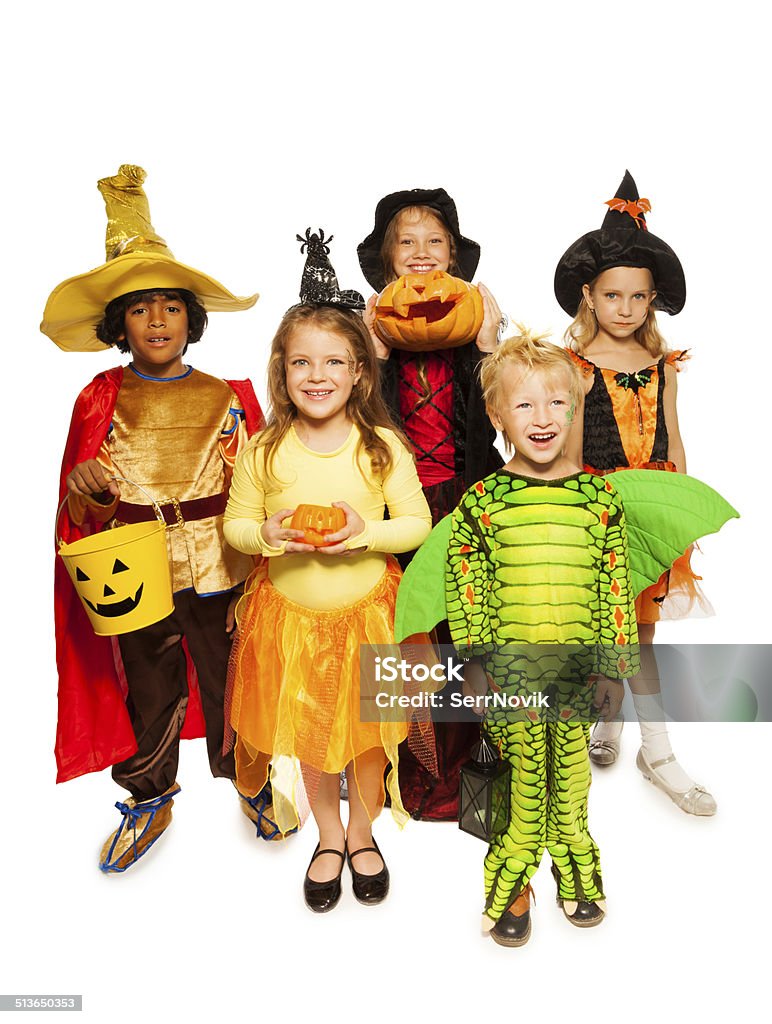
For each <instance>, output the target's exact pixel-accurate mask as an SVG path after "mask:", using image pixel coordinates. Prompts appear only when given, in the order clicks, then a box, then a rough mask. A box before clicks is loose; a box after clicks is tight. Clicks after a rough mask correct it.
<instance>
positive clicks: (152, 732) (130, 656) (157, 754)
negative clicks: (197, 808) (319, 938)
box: [113, 590, 235, 800]
mask: <svg viewBox="0 0 772 1024" xmlns="http://www.w3.org/2000/svg"><path fill="white" fill-rule="evenodd" d="M230 599H231V594H229V593H226V594H214V595H212V596H211V597H199V596H198V594H196V592H195V591H194V590H182V591H179V592H178V593H176V594H175V595H174V611H173V612H172V614H171V615H169V616H168V617H167V618H165V619H162V620H161V622H156V623H155V624H154V625H152V626H146V627H145V628H144V629H138V630H136V631H135V632H133V633H124V634H123V635H122V636H121V637H119V641H118V642H119V644H120V648H121V657H122V659H123V667H124V669H125V671H126V679H127V681H128V685H129V695H128V697H127V699H126V708H127V710H128V712H129V718H130V719H131V725H132V728H133V729H134V736H135V738H136V741H137V752H136V753H135V754H132V756H131V757H129V758H127V759H126V760H125V761H121V762H120V763H119V764H116V765H113V778H114V779H115V781H116V782H117V783H118V784H119V785H120V786H123V787H124V788H125V789H128V790H129V792H130V793H131V795H132V796H133V797H134V798H135V799H136V800H149V799H152V797H155V796H159V795H160V794H161V793H164V792H165V791H166V790H167V789H168V788H169V787H170V786H171V785H172V784H173V783H174V782H175V780H176V778H177V763H178V760H179V746H180V731H181V729H182V723H183V721H184V719H185V710H186V708H187V705H188V683H187V664H186V659H185V652H184V650H183V648H182V640H183V637H184V639H185V640H186V642H187V646H188V651H189V653H190V657H191V659H192V661H193V664H194V665H195V667H196V674H197V676H198V686H199V690H200V692H201V704H202V707H203V711H204V720H205V723H206V746H207V751H208V754H209V767H210V769H211V771H212V775H214V776H215V777H223V778H226V779H232V778H234V777H235V769H234V764H233V752H232V751H231V753H229V754H226V755H223V753H222V745H223V727H224V717H223V696H224V693H225V680H226V677H227V673H228V658H229V656H230V649H231V639H230V636H229V635H228V634H227V633H226V632H225V616H226V612H227V610H228V604H229V602H230Z"/></svg>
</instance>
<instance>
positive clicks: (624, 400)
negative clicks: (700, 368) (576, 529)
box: [569, 349, 711, 623]
mask: <svg viewBox="0 0 772 1024" xmlns="http://www.w3.org/2000/svg"><path fill="white" fill-rule="evenodd" d="M569 355H570V356H571V357H572V359H573V360H574V362H575V363H576V364H577V366H578V367H579V369H580V371H581V373H582V374H583V375H584V377H585V378H589V377H592V378H593V383H592V386H591V387H590V390H589V392H588V393H587V395H586V397H585V400H584V435H583V452H584V455H583V459H584V464H585V469H587V470H588V471H589V472H592V473H598V474H601V475H603V476H606V475H607V474H608V473H616V472H618V471H619V470H624V469H654V470H664V471H665V472H668V473H675V472H676V467H675V465H674V464H673V463H672V462H670V461H669V460H668V445H669V439H668V432H667V424H666V423H665V407H664V392H665V387H666V377H665V367H666V366H672V367H674V368H675V369H676V370H680V369H681V364H682V363H683V362H684V361H685V360H686V359H688V358H689V357H688V354H687V352H686V351H674V352H668V353H667V354H666V355H664V356H661V357H660V358H659V359H658V360H657V361H656V362H654V363H652V364H651V365H650V366H647V367H645V368H644V369H642V370H638V371H637V372H636V373H619V372H617V371H616V370H609V369H608V368H606V367H602V366H596V365H595V363H593V362H591V361H590V360H589V359H585V358H584V357H583V356H580V355H578V354H577V353H576V352H573V351H571V350H570V349H569ZM699 579H700V577H699V576H695V574H694V572H693V571H692V569H691V565H690V551H686V552H685V553H684V554H683V555H681V557H680V558H678V559H677V560H676V561H675V562H674V563H673V565H672V566H671V567H670V569H669V570H668V571H667V572H665V573H663V574H662V576H661V577H660V578H659V580H658V581H657V582H656V583H655V584H654V586H651V587H647V588H646V590H644V591H642V592H641V593H640V594H639V595H638V597H637V598H636V600H635V611H636V616H637V619H638V622H639V623H653V622H658V621H659V620H660V619H680V618H684V617H685V616H687V615H689V614H690V613H692V612H693V611H694V610H696V609H700V610H701V611H702V613H703V614H709V613H710V611H711V609H710V604H709V603H708V601H707V599H706V598H705V596H704V595H703V593H702V591H701V590H700V588H699V586H698V585H697V581H698V580H699Z"/></svg>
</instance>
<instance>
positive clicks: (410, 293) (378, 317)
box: [375, 270, 484, 352]
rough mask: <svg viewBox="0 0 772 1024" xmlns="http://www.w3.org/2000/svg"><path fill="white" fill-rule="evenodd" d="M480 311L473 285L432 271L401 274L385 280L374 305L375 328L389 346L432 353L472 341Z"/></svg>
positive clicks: (481, 316)
mask: <svg viewBox="0 0 772 1024" xmlns="http://www.w3.org/2000/svg"><path fill="white" fill-rule="evenodd" d="M483 316H484V310H483V302H482V296H481V295H480V293H479V291H478V290H477V289H476V288H475V287H474V285H471V284H468V283H467V282H466V281H462V279H461V278H460V277H452V276H451V275H450V274H446V273H444V272H443V271H441V270H432V271H431V272H430V273H428V274H404V275H403V276H402V277H399V278H397V280H396V281H392V282H391V283H390V284H387V285H386V287H385V288H384V289H383V291H382V292H381V294H380V295H379V296H378V299H377V302H376V304H375V330H376V332H377V334H378V335H379V337H381V338H382V339H383V340H384V341H385V342H386V343H387V344H389V345H392V346H394V348H402V349H408V350H410V351H412V352H431V351H433V350H434V349H438V348H455V347H457V346H458V345H465V344H466V343H467V342H470V341H474V339H475V338H476V337H477V335H478V334H479V332H480V328H481V327H482V322H483Z"/></svg>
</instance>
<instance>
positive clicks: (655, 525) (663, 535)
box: [609, 469, 739, 595]
mask: <svg viewBox="0 0 772 1024" xmlns="http://www.w3.org/2000/svg"><path fill="white" fill-rule="evenodd" d="M609 480H610V482H611V483H612V484H613V487H614V490H615V491H616V492H617V494H619V495H620V497H621V498H622V504H623V505H624V507H625V519H626V521H627V544H628V548H629V551H630V576H631V582H632V585H633V593H634V594H636V595H638V594H640V592H641V591H642V590H645V589H646V587H650V586H651V585H652V583H656V582H657V580H658V579H659V578H660V576H661V575H662V573H663V572H665V571H666V570H667V569H669V568H670V566H671V565H672V564H673V562H675V560H676V559H677V558H679V557H680V556H681V555H682V554H683V553H684V551H685V550H686V549H687V548H688V547H689V545H690V544H693V543H694V542H695V541H696V540H699V539H700V537H707V536H708V534H711V533H717V532H718V531H719V530H720V529H721V527H722V526H723V525H724V523H726V522H728V520H730V519H737V518H739V513H738V512H737V510H736V509H734V508H732V506H731V505H730V504H729V502H728V501H726V500H725V499H724V498H722V497H721V495H720V494H719V493H718V492H717V491H714V490H713V488H712V487H708V485H707V484H704V483H702V481H701V480H695V479H694V477H692V476H687V475H686V474H685V473H664V472H657V471H656V470H651V469H626V470H624V472H620V473H614V474H612V475H611V476H610V477H609Z"/></svg>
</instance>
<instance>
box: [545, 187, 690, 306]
mask: <svg viewBox="0 0 772 1024" xmlns="http://www.w3.org/2000/svg"><path fill="white" fill-rule="evenodd" d="M606 205H607V206H608V207H609V209H608V212H607V213H606V216H605V217H604V218H603V223H602V225H601V226H600V228H598V229H596V230H595V231H590V232H588V233H587V234H586V235H582V237H581V238H579V239H577V241H576V242H574V244H573V245H571V246H569V248H568V249H567V250H566V251H565V252H564V253H563V255H562V256H561V257H560V261H559V263H558V265H557V269H556V270H555V296H556V298H557V300H558V302H559V303H560V305H561V306H562V307H563V309H564V310H565V311H566V313H568V315H569V316H575V315H576V312H577V310H578V309H579V303H580V302H581V301H582V285H585V284H590V282H591V281H594V280H595V278H596V277H597V276H598V275H599V274H602V273H603V271H604V270H610V269H611V267H646V268H647V269H648V270H650V271H651V274H652V277H653V278H654V287H655V288H656V290H657V296H656V298H655V299H654V306H655V308H656V309H661V310H664V312H665V313H680V311H681V310H682V309H683V307H684V303H685V302H686V281H685V279H684V271H683V267H682V266H681V261H680V260H679V259H678V257H677V256H676V254H675V253H674V252H673V250H672V249H671V248H670V246H669V245H668V244H667V242H663V241H662V239H661V238H657V236H656V235H653V234H652V233H651V232H650V231H649V229H648V227H647V225H646V214H647V213H648V212H649V211H650V210H651V203H650V202H649V200H648V199H641V198H640V196H639V195H638V188H637V186H636V184H635V181H634V180H633V176H632V174H630V172H629V171H625V176H624V178H623V179H622V181H621V183H620V185H619V188H618V189H617V191H616V195H615V196H614V198H613V199H608V200H606Z"/></svg>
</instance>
